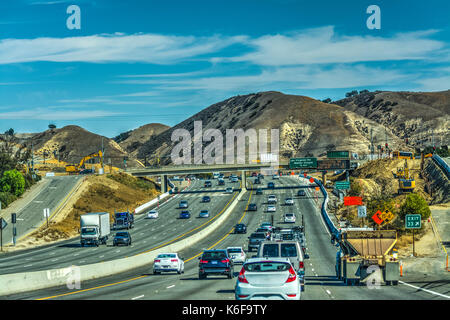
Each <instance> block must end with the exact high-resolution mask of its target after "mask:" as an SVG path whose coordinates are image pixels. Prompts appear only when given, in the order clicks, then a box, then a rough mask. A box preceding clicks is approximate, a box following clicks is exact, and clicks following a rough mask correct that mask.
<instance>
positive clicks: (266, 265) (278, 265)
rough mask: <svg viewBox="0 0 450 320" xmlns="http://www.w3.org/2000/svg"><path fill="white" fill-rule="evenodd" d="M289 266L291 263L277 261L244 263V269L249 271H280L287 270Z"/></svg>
mask: <svg viewBox="0 0 450 320" xmlns="http://www.w3.org/2000/svg"><path fill="white" fill-rule="evenodd" d="M289 268H290V264H289V263H285V262H275V261H263V262H251V263H246V264H244V270H245V271H249V272H280V271H287V270H289Z"/></svg>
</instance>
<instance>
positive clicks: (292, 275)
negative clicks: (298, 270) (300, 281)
mask: <svg viewBox="0 0 450 320" xmlns="http://www.w3.org/2000/svg"><path fill="white" fill-rule="evenodd" d="M296 279H297V275H296V274H295V271H294V269H293V268H292V267H290V268H289V277H288V278H287V280H286V282H292V281H295V280H296Z"/></svg>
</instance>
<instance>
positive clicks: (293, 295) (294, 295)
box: [287, 293, 297, 298]
mask: <svg viewBox="0 0 450 320" xmlns="http://www.w3.org/2000/svg"><path fill="white" fill-rule="evenodd" d="M287 296H288V297H291V298H293V297H296V296H297V294H296V293H292V294H287Z"/></svg>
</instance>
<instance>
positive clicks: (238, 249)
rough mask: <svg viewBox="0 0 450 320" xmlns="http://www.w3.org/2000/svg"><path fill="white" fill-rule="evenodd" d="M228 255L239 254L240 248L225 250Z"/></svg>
mask: <svg viewBox="0 0 450 320" xmlns="http://www.w3.org/2000/svg"><path fill="white" fill-rule="evenodd" d="M227 251H228V253H236V252H241V251H242V250H241V248H231V249H228V250H227Z"/></svg>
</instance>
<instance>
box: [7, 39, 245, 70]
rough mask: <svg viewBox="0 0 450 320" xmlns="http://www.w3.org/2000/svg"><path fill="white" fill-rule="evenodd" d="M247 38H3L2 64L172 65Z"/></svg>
mask: <svg viewBox="0 0 450 320" xmlns="http://www.w3.org/2000/svg"><path fill="white" fill-rule="evenodd" d="M244 39H245V37H241V36H236V37H221V36H211V37H194V36H165V35H157V34H135V35H123V34H120V33H116V34H113V35H111V34H102V35H93V36H85V37H68V38H36V39H4V40H1V41H0V64H7V63H18V62H33V61H53V62H95V63H106V62H145V63H155V64H169V63H175V62H178V61H180V60H183V59H187V58H192V57H196V56H200V55H204V54H209V53H213V52H217V51H218V50H221V49H222V48H225V47H227V46H230V45H232V44H234V43H237V42H242V41H244Z"/></svg>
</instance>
